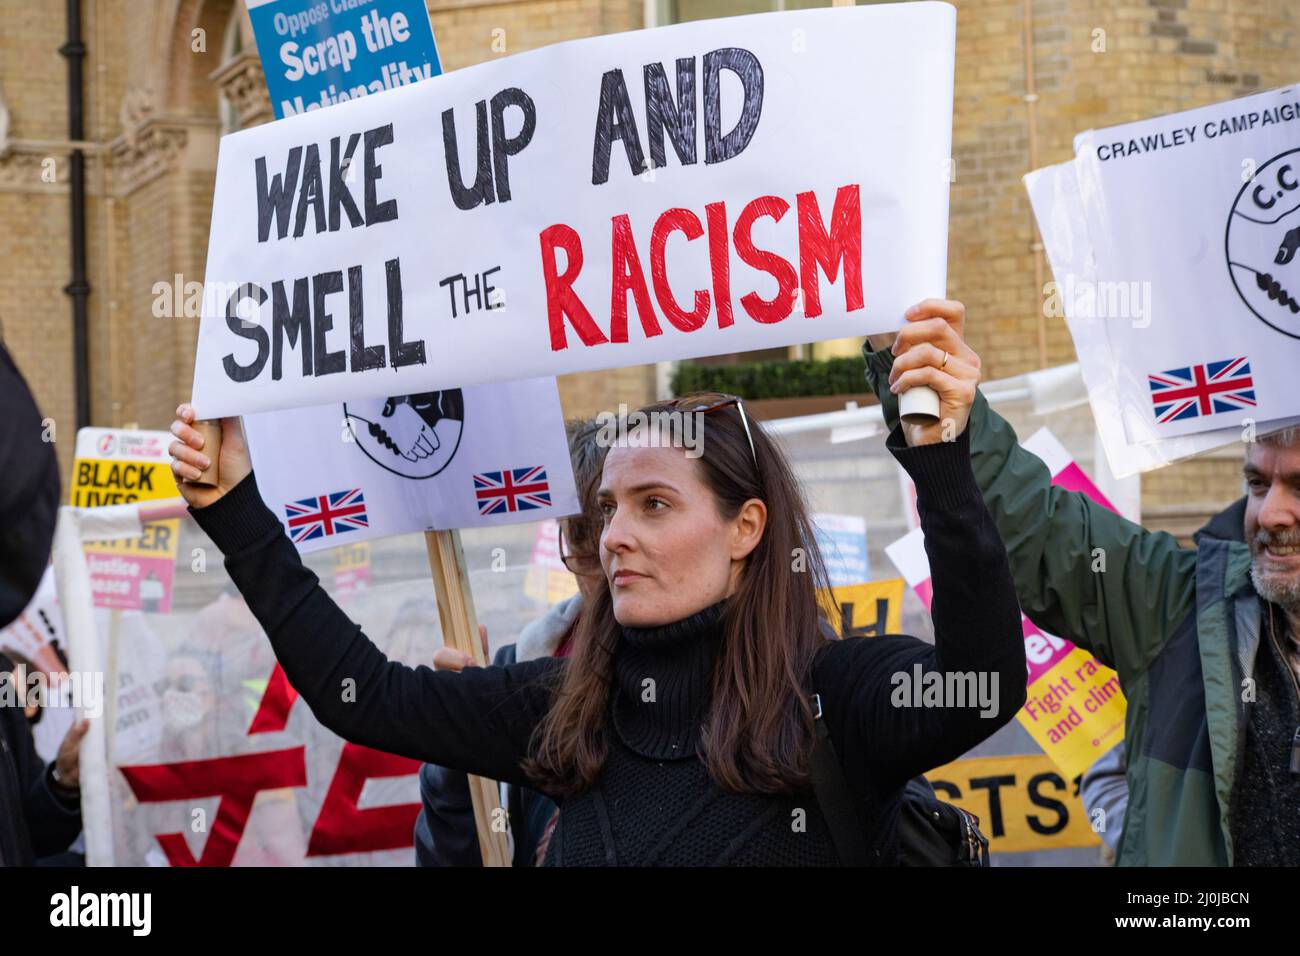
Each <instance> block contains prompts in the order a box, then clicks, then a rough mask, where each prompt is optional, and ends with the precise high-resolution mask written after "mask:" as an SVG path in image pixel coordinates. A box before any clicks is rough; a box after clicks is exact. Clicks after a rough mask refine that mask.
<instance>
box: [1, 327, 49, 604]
mask: <svg viewBox="0 0 1300 956" xmlns="http://www.w3.org/2000/svg"><path fill="white" fill-rule="evenodd" d="M0 410H3V412H4V414H3V415H0V468H3V469H4V480H3V481H0V627H4V626H5V625H7V624H9V623H10V622H11V621H13V620H14V618H16V617H18V615H19V614H21V613H22V612H23V608H25V607H27V603H28V602H29V601H31V599H32V595H33V594H35V593H36V586H37V585H38V584H40V582H41V575H42V574H44V573H45V566H46V565H47V564H48V563H49V560H50V546H51V545H52V544H53V542H54V522H55V519H56V518H57V517H58V512H59V461H58V458H56V457H55V455H54V442H52V441H47V440H46V437H45V430H44V427H43V426H42V425H41V422H42V418H41V413H40V411H38V410H37V408H36V401H35V399H33V398H32V393H31V392H30V391H29V390H28V388H27V383H26V382H25V381H23V377H22V375H21V374H20V373H19V371H18V367H17V366H16V365H14V360H13V359H12V358H11V357H10V355H9V351H8V350H7V349H6V348H5V347H4V345H3V344H0Z"/></svg>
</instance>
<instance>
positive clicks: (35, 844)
mask: <svg viewBox="0 0 1300 956" xmlns="http://www.w3.org/2000/svg"><path fill="white" fill-rule="evenodd" d="M0 409H4V414H3V415H0V468H3V470H4V476H5V478H4V481H0V627H4V626H5V625H7V624H8V623H9V622H11V621H12V620H14V619H15V618H16V617H18V615H19V614H21V613H22V612H23V609H24V608H26V607H27V604H28V602H30V601H31V599H32V596H33V595H34V594H35V593H36V588H37V585H39V584H40V581H41V576H42V575H43V574H44V573H45V566H46V564H48V563H49V559H50V548H51V546H52V544H53V542H54V524H55V521H56V519H57V517H58V513H59V487H60V485H59V463H58V459H57V458H56V457H55V455H54V444H53V442H52V441H51V440H50V438H49V436H50V431H49V429H48V428H47V427H46V421H45V420H44V419H43V418H42V417H41V413H40V411H39V410H38V409H37V407H36V400H35V399H34V398H33V397H32V393H31V391H30V389H28V387H27V383H26V381H24V380H23V377H22V374H21V373H20V372H19V371H18V367H17V366H16V365H15V364H14V361H13V358H11V357H10V355H9V350H8V349H6V348H5V346H4V344H3V343H0ZM0 684H8V685H10V686H0V693H2V694H3V697H4V700H6V701H10V700H13V701H24V702H25V695H24V694H20V693H19V691H20V690H21V688H20V687H18V686H16V677H15V675H14V664H13V661H12V660H10V659H9V658H8V657H7V656H5V655H4V654H0ZM89 727H90V724H89V722H88V721H85V720H82V721H78V722H77V723H76V724H73V726H72V728H71V729H70V730H69V731H68V733H67V735H66V736H65V737H64V739H63V744H62V745H61V746H60V748H59V755H58V758H57V759H56V760H54V761H53V762H51V763H49V764H46V763H44V762H43V761H42V760H41V759H40V757H39V756H38V755H37V753H36V745H35V742H34V741H33V739H32V728H31V724H30V723H29V721H28V718H27V714H26V712H25V709H24V706H23V705H22V704H21V703H17V704H15V705H13V706H8V705H0V866H29V865H31V864H32V863H33V862H34V860H35V858H36V857H37V856H50V855H52V854H55V853H61V852H63V851H64V850H66V849H67V848H68V846H69V845H70V844H71V843H72V841H73V840H75V839H76V838H77V834H78V833H80V832H81V791H80V762H79V760H78V753H79V750H78V748H79V747H80V744H81V738H82V737H83V736H85V733H86V730H87V729H88V728H89Z"/></svg>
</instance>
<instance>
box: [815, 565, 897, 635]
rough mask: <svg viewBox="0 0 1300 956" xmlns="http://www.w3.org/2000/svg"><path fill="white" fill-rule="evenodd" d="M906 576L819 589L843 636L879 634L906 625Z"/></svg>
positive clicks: (823, 604)
mask: <svg viewBox="0 0 1300 956" xmlns="http://www.w3.org/2000/svg"><path fill="white" fill-rule="evenodd" d="M903 587H904V582H903V579H902V578H888V579H886V580H884V581H868V582H866V583H865V584H851V585H848V586H846V587H836V588H832V589H831V590H830V591H825V590H822V591H818V592H817V596H818V598H819V599H820V600H821V602H822V607H824V608H825V609H826V615H827V618H828V619H829V620H830V622H831V624H833V625H834V626H835V633H837V634H838V635H839V636H840V637H879V636H880V635H881V634H897V633H899V632H900V631H901V630H902V628H903Z"/></svg>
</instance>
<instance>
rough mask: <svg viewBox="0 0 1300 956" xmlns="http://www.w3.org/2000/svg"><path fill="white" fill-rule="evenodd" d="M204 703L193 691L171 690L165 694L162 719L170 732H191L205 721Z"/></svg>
mask: <svg viewBox="0 0 1300 956" xmlns="http://www.w3.org/2000/svg"><path fill="white" fill-rule="evenodd" d="M204 713H205V710H204V707H203V701H202V699H201V698H200V697H199V695H198V694H195V693H193V692H192V691H183V690H176V689H174V688H173V689H170V690H167V691H166V692H164V693H163V698H162V719H163V726H164V727H166V728H167V729H168V730H172V731H180V730H189V729H190V728H191V727H194V726H195V725H196V724H198V723H199V721H201V720H202V719H203V716H204Z"/></svg>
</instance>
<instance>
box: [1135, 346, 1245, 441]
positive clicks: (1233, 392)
mask: <svg viewBox="0 0 1300 956" xmlns="http://www.w3.org/2000/svg"><path fill="white" fill-rule="evenodd" d="M1147 382H1148V384H1149V385H1150V386H1151V401H1152V403H1153V404H1154V405H1155V413H1156V422H1157V423H1158V424H1161V425H1163V424H1164V423H1165V422H1177V421H1182V420H1184V419H1188V418H1199V417H1200V416H1202V415H1217V414H1219V413H1220V412H1235V411H1240V410H1241V409H1243V408H1253V407H1254V406H1255V380H1254V379H1253V378H1252V377H1251V374H1250V361H1249V360H1248V359H1247V358H1246V357H1245V356H1242V357H1241V358H1234V359H1224V360H1223V361H1221V362H1207V363H1205V364H1204V365H1188V366H1184V367H1183V368H1174V369H1170V370H1169V371H1167V372H1160V373H1158V374H1149V375H1147Z"/></svg>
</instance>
